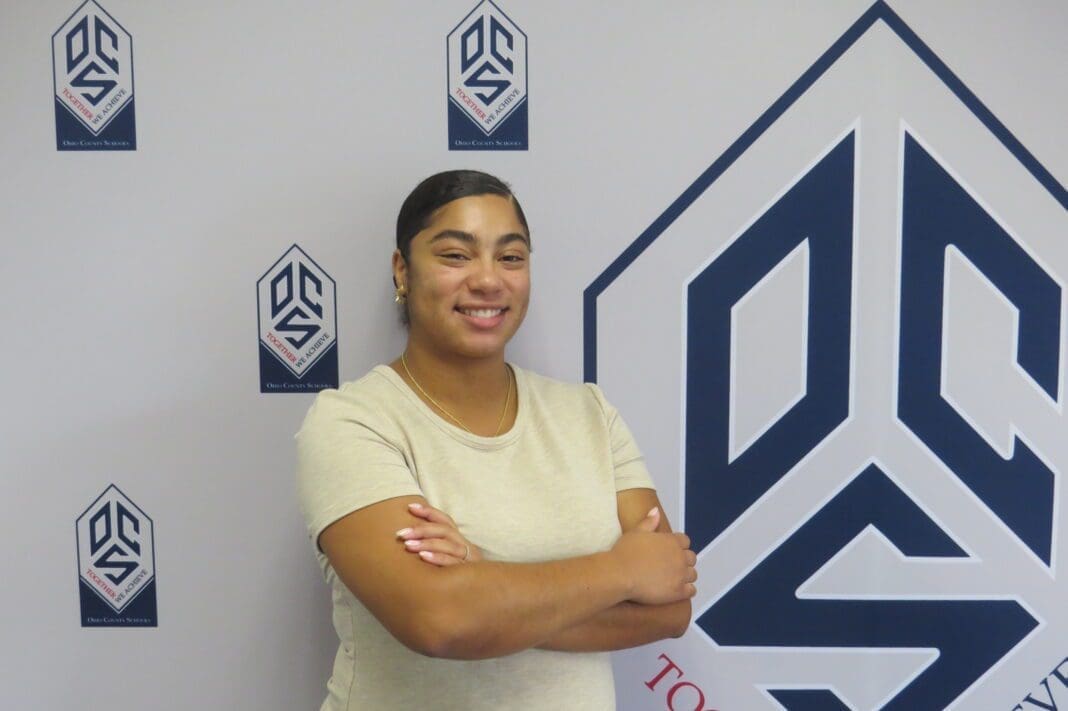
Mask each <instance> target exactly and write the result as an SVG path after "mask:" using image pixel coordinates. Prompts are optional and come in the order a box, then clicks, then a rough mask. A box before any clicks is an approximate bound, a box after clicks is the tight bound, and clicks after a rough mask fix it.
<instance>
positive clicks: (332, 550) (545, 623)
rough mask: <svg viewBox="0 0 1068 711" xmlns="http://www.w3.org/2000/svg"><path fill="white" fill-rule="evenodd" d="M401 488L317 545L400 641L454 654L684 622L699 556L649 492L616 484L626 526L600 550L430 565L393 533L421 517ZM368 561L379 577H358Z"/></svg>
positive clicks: (601, 643) (563, 644)
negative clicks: (656, 512)
mask: <svg viewBox="0 0 1068 711" xmlns="http://www.w3.org/2000/svg"><path fill="white" fill-rule="evenodd" d="M412 503H418V504H423V505H425V504H426V502H425V501H424V500H423V499H422V498H421V497H398V498H396V499H390V500H387V501H383V502H380V503H377V504H374V505H372V506H368V507H367V508H364V509H360V510H359V511H356V512H353V513H351V514H349V515H348V516H345V517H344V518H342V519H340V520H339V521H337V522H335V523H334V524H332V525H331V526H329V527H328V528H327V529H326V530H325V531H324V532H323V533H322V535H321V536H320V538H319V543H320V546H321V547H322V549H323V552H324V553H325V554H326V556H327V558H328V559H329V560H330V562H331V565H332V566H333V567H334V569H335V571H336V572H337V574H338V576H339V577H340V579H341V580H342V582H344V583H345V584H346V585H347V586H348V587H349V589H350V590H351V591H352V592H353V594H354V595H356V597H357V598H359V599H360V601H361V602H363V604H364V605H366V606H367V608H368V609H369V610H370V611H371V613H372V614H374V615H375V617H376V618H378V620H379V621H380V622H381V623H382V624H383V625H384V626H385V627H386V628H387V629H388V630H389V631H390V632H391V633H392V634H393V635H394V637H396V638H397V639H398V640H399V641H400V642H401V643H402V644H405V645H406V646H408V647H409V648H411V649H413V650H414V651H416V652H419V653H421V654H426V655H429V656H440V657H448V658H456V659H482V658H488V657H497V656H503V655H505V654H510V653H513V652H517V651H520V650H522V649H527V648H530V647H541V648H545V649H556V650H565V651H603V650H612V649H622V648H626V647H632V646H636V645H639V644H645V643H647V642H651V641H654V640H656V639H662V638H664V637H668V636H678V635H680V634H682V632H683V631H685V629H686V626H687V625H688V624H689V617H690V603H689V599H690V597H692V595H693V594H694V587H693V582H694V580H695V579H696V572H695V571H694V569H693V565H694V562H695V558H694V554H693V553H692V551H690V550H689V549H688V544H689V541H688V539H686V538H685V536H683V535H682V534H671V533H670V528H669V526H668V524H667V521H666V519H664V518H663V517H660V519H659V526H658V528H657V532H655V533H654V532H652V531H651V530H643V529H650V528H651V526H652V524H651V522H650V521H649V520H648V519H646V516H645V513H646V512H647V511H649V509H650V508H652V507H657V506H658V504H659V502H658V501H657V500H656V494H655V492H653V491H652V490H649V489H633V490H629V491H624V492H620V494H619V495H618V498H617V504H618V512H619V518H620V524H621V527H622V528H623V531H624V535H623V537H621V538H620V540H619V541H618V542H617V543H616V545H615V546H614V547H613V548H612V550H610V551H607V552H604V553H596V554H593V555H587V556H581V557H577V558H569V559H565V560H558V561H549V562H545V563H500V562H494V561H478V562H471V563H465V564H463V565H431V564H428V563H427V562H426V561H425V560H424V559H423V558H421V557H420V556H418V555H413V554H412V553H413V550H412V548H410V547H406V546H405V545H403V543H402V542H401V541H400V540H398V539H397V538H396V537H395V535H394V532H396V531H398V530H401V529H404V528H417V527H419V525H420V524H422V523H423V520H422V519H421V518H418V517H416V516H414V515H413V514H412V513H411V512H410V511H409V509H408V504H412ZM368 570H373V571H375V574H374V575H366V574H362V575H361V574H360V573H361V572H363V571H368Z"/></svg>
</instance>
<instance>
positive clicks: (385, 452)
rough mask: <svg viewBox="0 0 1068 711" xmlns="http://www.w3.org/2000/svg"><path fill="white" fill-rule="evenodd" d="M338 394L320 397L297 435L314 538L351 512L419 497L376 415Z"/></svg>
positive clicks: (303, 499) (302, 490) (300, 485)
mask: <svg viewBox="0 0 1068 711" xmlns="http://www.w3.org/2000/svg"><path fill="white" fill-rule="evenodd" d="M362 410H363V408H360V407H357V406H355V404H354V403H352V402H351V401H349V400H347V399H346V398H345V396H344V395H342V394H340V393H339V392H338V391H336V390H330V391H323V392H321V393H320V394H319V396H318V397H317V398H316V401H315V404H313V405H312V407H311V409H310V410H309V411H308V414H307V416H306V417H305V418H304V424H303V425H302V426H301V428H300V431H299V432H298V433H297V436H296V439H297V493H298V496H299V499H300V507H301V511H302V512H303V514H304V521H305V524H306V525H307V529H308V536H309V537H310V538H311V540H312V541H313V542H315V544H316V547H317V548H318V544H319V534H321V533H322V532H323V530H324V529H325V528H326V527H327V526H329V525H330V524H332V523H333V522H334V521H337V520H338V519H340V518H342V517H343V516H346V515H347V514H350V513H352V512H353V511H357V510H359V509H362V508H364V507H365V506H370V505H371V504H375V503H378V502H379V501H385V500H386V499H391V498H394V497H397V496H419V495H421V494H422V491H421V490H420V488H419V485H418V484H417V483H416V481H415V478H414V476H413V475H412V472H411V470H410V469H409V467H408V464H407V463H406V462H405V459H404V455H403V454H402V453H401V452H400V450H398V449H397V447H395V446H394V445H392V444H391V443H390V442H389V441H388V440H387V439H386V438H385V437H383V436H382V435H381V434H380V430H381V427H376V424H378V423H375V422H374V419H373V417H367V416H366V415H365V413H364V412H363V411H362Z"/></svg>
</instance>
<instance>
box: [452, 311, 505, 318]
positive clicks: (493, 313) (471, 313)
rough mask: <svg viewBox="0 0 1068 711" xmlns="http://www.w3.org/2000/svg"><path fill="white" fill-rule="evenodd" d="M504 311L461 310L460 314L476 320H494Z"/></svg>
mask: <svg viewBox="0 0 1068 711" xmlns="http://www.w3.org/2000/svg"><path fill="white" fill-rule="evenodd" d="M503 310H504V309H460V313H462V314H465V315H467V316H474V317H475V318H493V317H494V316H496V315H497V314H499V313H501V312H502V311H503Z"/></svg>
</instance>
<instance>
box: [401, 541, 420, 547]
mask: <svg viewBox="0 0 1068 711" xmlns="http://www.w3.org/2000/svg"><path fill="white" fill-rule="evenodd" d="M404 545H406V546H408V547H409V548H418V547H419V541H405V542H404Z"/></svg>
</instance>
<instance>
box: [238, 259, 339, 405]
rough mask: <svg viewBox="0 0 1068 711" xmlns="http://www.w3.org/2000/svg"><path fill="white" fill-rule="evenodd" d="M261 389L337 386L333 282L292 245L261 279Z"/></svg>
mask: <svg viewBox="0 0 1068 711" xmlns="http://www.w3.org/2000/svg"><path fill="white" fill-rule="evenodd" d="M256 301H257V304H258V306H259V337H260V339H259V340H260V348H259V350H260V392H265V393H273V392H318V391H320V390H323V389H325V388H336V387H337V385H338V374H337V373H338V370H337V307H336V300H335V295H334V280H333V279H331V278H330V275H329V274H327V273H326V272H325V271H324V270H323V269H322V267H320V266H319V265H318V264H316V263H315V260H313V259H312V258H311V257H309V256H308V255H307V254H306V253H305V252H304V250H302V249H301V248H300V247H298V246H297V245H293V246H292V247H290V248H289V250H288V251H287V252H286V253H285V254H284V255H282V258H281V259H279V260H278V261H277V262H275V263H274V264H273V265H271V268H270V269H268V270H267V273H266V274H264V275H263V276H262V277H260V280H259V281H258V282H256Z"/></svg>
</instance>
